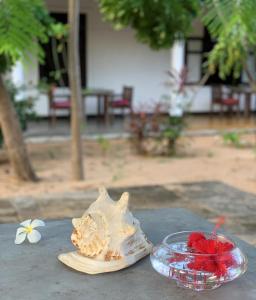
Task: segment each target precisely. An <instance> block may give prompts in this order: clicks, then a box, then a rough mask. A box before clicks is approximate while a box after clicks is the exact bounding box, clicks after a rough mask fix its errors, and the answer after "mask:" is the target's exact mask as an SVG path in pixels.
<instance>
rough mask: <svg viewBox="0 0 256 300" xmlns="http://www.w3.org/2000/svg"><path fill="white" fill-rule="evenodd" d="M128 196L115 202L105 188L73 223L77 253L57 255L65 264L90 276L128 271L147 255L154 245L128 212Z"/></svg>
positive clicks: (124, 195)
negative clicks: (122, 270) (129, 267)
mask: <svg viewBox="0 0 256 300" xmlns="http://www.w3.org/2000/svg"><path fill="white" fill-rule="evenodd" d="M128 200H129V194H128V193H123V194H122V196H121V198H120V200H119V201H113V200H112V199H111V198H110V196H109V195H108V193H107V190H106V189H105V188H101V189H100V190H99V196H98V198H97V200H96V201H94V202H93V203H92V204H91V205H90V207H89V208H88V209H87V210H86V212H85V213H84V215H83V216H82V217H81V218H77V219H76V218H75V219H73V220H72V223H73V226H74V231H73V233H72V236H71V240H72V243H73V244H74V245H75V247H76V248H77V251H72V252H69V253H63V254H60V255H59V256H58V258H59V260H60V261H61V262H63V263H64V264H65V265H67V266H69V267H71V268H73V269H75V270H77V271H80V272H84V273H88V274H98V273H105V272H113V271H117V270H120V269H123V268H126V267H128V266H130V265H132V264H134V263H136V262H137V261H138V260H140V259H141V258H143V257H144V256H146V255H148V254H149V253H150V251H151V250H152V244H151V243H150V242H149V241H148V240H147V238H146V236H145V234H144V233H143V231H142V230H141V227H140V223H139V221H138V220H137V219H136V218H135V217H134V216H133V215H132V213H131V212H130V211H129V209H128Z"/></svg>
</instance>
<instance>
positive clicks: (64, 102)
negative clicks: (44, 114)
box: [48, 85, 71, 125]
mask: <svg viewBox="0 0 256 300" xmlns="http://www.w3.org/2000/svg"><path fill="white" fill-rule="evenodd" d="M48 99H49V121H50V120H51V125H55V124H56V119H57V115H56V111H57V110H68V111H69V115H70V110H71V101H70V97H69V96H65V95H58V94H56V86H55V85H51V86H50V88H49V92H48Z"/></svg>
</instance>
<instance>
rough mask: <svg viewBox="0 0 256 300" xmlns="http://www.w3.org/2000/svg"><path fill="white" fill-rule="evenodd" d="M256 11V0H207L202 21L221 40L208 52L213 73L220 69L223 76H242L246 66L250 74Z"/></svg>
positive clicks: (255, 40)
mask: <svg viewBox="0 0 256 300" xmlns="http://www.w3.org/2000/svg"><path fill="white" fill-rule="evenodd" d="M255 11H256V1H255V0H239V1H238V0H234V1H230V0H205V1H204V11H203V13H202V20H203V22H204V24H205V25H206V26H207V28H208V30H209V32H210V34H211V36H212V37H213V38H214V39H216V41H217V42H216V44H215V46H214V48H213V50H212V51H211V52H210V53H209V54H208V68H209V70H210V72H211V73H214V72H216V70H218V72H219V76H220V77H221V78H225V77H227V76H228V75H230V74H232V75H233V77H235V78H238V77H239V76H240V74H241V70H242V68H244V69H245V70H246V71H247V73H249V68H248V66H247V59H248V56H249V52H250V51H252V50H253V49H255V46H256V35H255V32H256V19H255V16H254V13H255ZM247 75H249V74H247ZM249 77H250V76H249Z"/></svg>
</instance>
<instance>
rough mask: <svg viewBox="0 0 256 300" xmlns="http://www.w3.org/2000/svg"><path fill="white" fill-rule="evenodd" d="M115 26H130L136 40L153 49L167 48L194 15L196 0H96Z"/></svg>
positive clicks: (182, 33)
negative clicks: (133, 30) (134, 32)
mask: <svg viewBox="0 0 256 300" xmlns="http://www.w3.org/2000/svg"><path fill="white" fill-rule="evenodd" d="M98 2H99V6H100V11H101V13H102V14H103V15H104V17H105V19H106V20H107V21H110V22H112V23H113V24H114V28H115V29H122V28H125V27H128V26H130V27H132V28H133V29H135V31H136V37H137V38H138V40H139V41H141V42H143V43H146V44H148V45H149V46H150V47H151V48H153V49H161V48H170V46H171V45H172V44H173V42H174V40H175V38H182V37H184V36H185V35H186V34H187V33H188V32H189V29H190V28H191V22H192V20H193V18H194V17H195V16H196V15H197V12H198V8H199V1H198V0H172V1H170V0H119V1H116V0H98Z"/></svg>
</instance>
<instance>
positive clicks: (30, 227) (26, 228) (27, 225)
mask: <svg viewBox="0 0 256 300" xmlns="http://www.w3.org/2000/svg"><path fill="white" fill-rule="evenodd" d="M31 221H32V220H31V219H29V220H26V221H23V222H22V223H20V225H21V226H22V227H19V228H18V229H17V232H16V238H15V241H14V242H15V244H16V245H18V244H21V243H23V242H24V241H25V239H26V237H27V238H28V240H29V242H30V243H32V244H35V243H37V242H39V241H40V240H41V234H40V232H39V231H37V230H36V229H35V228H36V227H39V226H45V223H44V221H42V220H38V219H35V220H34V221H32V222H31Z"/></svg>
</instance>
